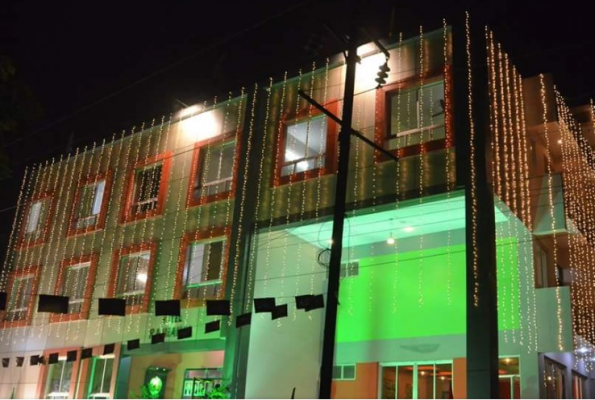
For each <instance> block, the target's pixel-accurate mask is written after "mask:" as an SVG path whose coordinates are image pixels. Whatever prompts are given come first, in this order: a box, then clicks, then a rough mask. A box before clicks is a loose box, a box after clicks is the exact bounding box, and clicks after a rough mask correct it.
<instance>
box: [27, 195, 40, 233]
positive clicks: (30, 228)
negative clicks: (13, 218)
mask: <svg viewBox="0 0 595 400" xmlns="http://www.w3.org/2000/svg"><path fill="white" fill-rule="evenodd" d="M41 205H42V202H41V201H36V202H34V203H32V204H31V207H30V208H29V215H28V216H27V229H26V233H31V232H35V231H36V230H37V226H38V225H39V217H40V215H41Z"/></svg>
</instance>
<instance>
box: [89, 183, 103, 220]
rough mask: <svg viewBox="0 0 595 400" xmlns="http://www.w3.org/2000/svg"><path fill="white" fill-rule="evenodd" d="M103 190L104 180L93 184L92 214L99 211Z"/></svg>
mask: <svg viewBox="0 0 595 400" xmlns="http://www.w3.org/2000/svg"><path fill="white" fill-rule="evenodd" d="M104 191H105V181H99V182H97V183H96V184H95V197H94V199H93V209H92V210H91V214H92V215H97V214H99V213H100V212H101V205H102V204H103V193H104Z"/></svg>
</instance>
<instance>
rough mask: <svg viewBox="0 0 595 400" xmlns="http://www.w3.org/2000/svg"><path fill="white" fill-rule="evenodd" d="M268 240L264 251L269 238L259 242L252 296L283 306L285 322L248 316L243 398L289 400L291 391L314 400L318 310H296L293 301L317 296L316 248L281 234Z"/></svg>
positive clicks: (319, 339) (319, 327) (319, 337)
mask: <svg viewBox="0 0 595 400" xmlns="http://www.w3.org/2000/svg"><path fill="white" fill-rule="evenodd" d="M270 238H271V240H272V241H271V242H270V248H267V244H266V243H267V242H269V234H267V233H265V234H263V235H262V236H261V238H260V241H259V250H258V254H257V264H256V283H255V297H256V298H258V297H275V298H277V304H282V303H285V302H287V303H288V304H289V307H288V317H287V318H283V319H279V320H275V321H272V320H271V316H270V314H268V313H267V314H255V315H254V316H253V318H252V324H251V328H250V329H251V330H250V345H249V353H248V368H247V376H246V398H289V397H290V396H291V392H292V390H293V388H294V387H295V388H296V393H295V397H296V398H317V397H318V376H319V371H320V360H321V354H322V353H321V350H322V327H323V317H324V309H319V310H315V311H310V312H309V313H306V312H305V311H303V310H296V309H295V298H294V297H293V296H295V295H300V294H310V293H311V290H312V293H314V294H320V293H322V292H323V284H324V282H323V281H324V280H325V279H326V273H325V270H324V269H323V268H322V267H320V266H319V265H318V264H317V263H316V257H317V253H318V250H319V249H318V248H316V247H314V246H312V245H310V244H308V243H307V242H304V241H302V240H301V239H298V238H297V237H295V236H290V235H289V236H288V235H285V234H284V233H282V232H273V233H271V234H270ZM286 239H287V241H286ZM298 249H299V252H300V256H299V257H298V255H297V252H298ZM267 252H268V257H267ZM267 260H268V261H267ZM265 277H266V278H267V280H265ZM281 298H282V299H283V301H281V300H280V299H281Z"/></svg>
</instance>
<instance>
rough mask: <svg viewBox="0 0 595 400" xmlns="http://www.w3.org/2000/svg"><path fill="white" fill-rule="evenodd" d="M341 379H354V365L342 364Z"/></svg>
mask: <svg viewBox="0 0 595 400" xmlns="http://www.w3.org/2000/svg"><path fill="white" fill-rule="evenodd" d="M343 379H346V380H349V379H355V365H343Z"/></svg>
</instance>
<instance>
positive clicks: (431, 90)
mask: <svg viewBox="0 0 595 400" xmlns="http://www.w3.org/2000/svg"><path fill="white" fill-rule="evenodd" d="M388 101H389V106H388V107H389V110H390V127H389V133H388V137H387V143H386V146H387V147H388V148H389V149H397V148H401V147H406V146H412V145H416V144H419V143H422V142H428V141H432V140H438V139H443V138H444V137H445V135H446V130H445V128H444V113H445V102H444V82H438V83H433V84H430V85H425V86H423V87H422V88H419V87H417V88H413V89H407V90H403V91H401V92H397V93H394V94H392V95H390V96H389V98H388Z"/></svg>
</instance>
